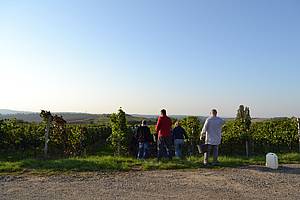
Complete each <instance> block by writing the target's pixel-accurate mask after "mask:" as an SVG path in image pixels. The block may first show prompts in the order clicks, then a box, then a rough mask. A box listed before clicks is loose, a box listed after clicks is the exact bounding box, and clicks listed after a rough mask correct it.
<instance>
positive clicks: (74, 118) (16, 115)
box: [0, 109, 280, 124]
mask: <svg viewBox="0 0 300 200" xmlns="http://www.w3.org/2000/svg"><path fill="white" fill-rule="evenodd" d="M52 114H54V115H59V116H62V117H63V118H64V119H65V120H66V121H67V123H69V124H91V123H101V124H108V123H109V117H110V114H89V113H75V112H58V113H52ZM157 117H158V115H143V114H127V115H126V118H127V121H128V123H129V124H137V123H140V122H141V121H142V120H143V119H146V120H147V121H148V123H149V124H155V123H156V120H157ZM170 117H171V118H174V119H179V120H181V119H183V118H185V117H187V115H170ZM206 118H207V116H198V119H199V120H200V121H201V122H204V121H205V119H206ZM0 119H18V120H22V121H25V122H36V123H40V122H41V121H42V119H41V117H40V114H39V113H35V112H28V111H16V110H9V109H0ZM279 119H280V118H279ZM225 120H226V121H229V120H234V118H225ZM264 120H267V118H253V119H252V122H260V121H264Z"/></svg>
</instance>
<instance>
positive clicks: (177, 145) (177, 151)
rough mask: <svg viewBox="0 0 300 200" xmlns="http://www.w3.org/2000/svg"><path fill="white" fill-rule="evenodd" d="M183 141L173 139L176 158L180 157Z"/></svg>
mask: <svg viewBox="0 0 300 200" xmlns="http://www.w3.org/2000/svg"><path fill="white" fill-rule="evenodd" d="M183 143H184V140H183V139H175V140H174V145H175V156H176V157H178V158H181V157H182V147H183Z"/></svg>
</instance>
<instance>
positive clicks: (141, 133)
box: [135, 126, 152, 142]
mask: <svg viewBox="0 0 300 200" xmlns="http://www.w3.org/2000/svg"><path fill="white" fill-rule="evenodd" d="M135 138H136V139H137V141H138V142H152V135H151V132H150V128H149V127H148V126H140V127H138V129H137V131H136V134H135Z"/></svg>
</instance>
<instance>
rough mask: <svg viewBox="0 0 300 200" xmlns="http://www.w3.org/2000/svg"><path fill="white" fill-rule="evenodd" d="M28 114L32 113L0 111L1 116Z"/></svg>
mask: <svg viewBox="0 0 300 200" xmlns="http://www.w3.org/2000/svg"><path fill="white" fill-rule="evenodd" d="M28 113H32V112H28V111H17V110H9V109H0V114H1V115H14V114H28Z"/></svg>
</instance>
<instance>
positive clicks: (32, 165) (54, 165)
mask: <svg viewBox="0 0 300 200" xmlns="http://www.w3.org/2000/svg"><path fill="white" fill-rule="evenodd" d="M6 158H7V159H5V157H4V156H2V157H0V173H1V174H7V173H22V172H31V173H38V174H39V173H46V174H51V173H61V172H93V171H102V172H103V171H109V172H111V171H129V170H170V169H197V168H202V167H204V166H203V164H202V159H203V158H200V157H189V158H187V159H185V160H180V159H174V160H172V161H167V160H164V161H160V162H157V161H156V160H155V159H149V160H145V161H141V160H136V159H134V158H130V157H115V156H109V155H104V156H100V155H99V156H87V157H74V158H66V159H50V160H39V159H32V158H29V159H23V158H21V159H18V156H17V157H13V158H12V157H6ZM219 160H220V162H221V166H220V167H216V168H222V167H239V166H243V165H263V164H264V162H265V157H264V156H255V157H250V158H246V157H238V156H220V158H219ZM279 162H280V164H292V163H300V154H298V153H288V154H280V155H279Z"/></svg>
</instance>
